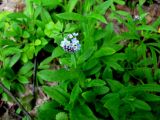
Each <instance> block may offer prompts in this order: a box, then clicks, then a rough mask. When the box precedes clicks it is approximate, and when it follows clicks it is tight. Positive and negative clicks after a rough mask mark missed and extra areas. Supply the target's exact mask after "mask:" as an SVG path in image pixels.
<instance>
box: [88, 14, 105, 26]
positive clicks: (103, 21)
mask: <svg viewBox="0 0 160 120" xmlns="http://www.w3.org/2000/svg"><path fill="white" fill-rule="evenodd" d="M87 17H90V18H94V19H96V20H99V21H100V22H102V23H106V24H107V21H106V19H105V17H104V16H102V15H100V14H97V13H92V14H90V15H88V16H87Z"/></svg>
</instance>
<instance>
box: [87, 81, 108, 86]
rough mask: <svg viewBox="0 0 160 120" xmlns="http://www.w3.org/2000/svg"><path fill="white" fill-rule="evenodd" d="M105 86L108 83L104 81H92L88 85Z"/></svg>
mask: <svg viewBox="0 0 160 120" xmlns="http://www.w3.org/2000/svg"><path fill="white" fill-rule="evenodd" d="M105 84H106V83H105V81H103V80H91V81H89V82H88V83H87V87H94V86H103V85H105Z"/></svg>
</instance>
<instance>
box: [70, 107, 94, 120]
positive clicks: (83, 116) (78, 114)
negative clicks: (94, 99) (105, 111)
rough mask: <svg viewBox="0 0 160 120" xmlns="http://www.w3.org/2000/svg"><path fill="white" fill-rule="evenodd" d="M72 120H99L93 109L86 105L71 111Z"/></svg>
mask: <svg viewBox="0 0 160 120" xmlns="http://www.w3.org/2000/svg"><path fill="white" fill-rule="evenodd" d="M70 120H97V118H96V117H95V116H94V114H93V112H92V111H91V109H90V108H89V107H88V106H87V105H86V104H83V105H77V106H75V107H74V108H73V109H72V110H71V111H70Z"/></svg>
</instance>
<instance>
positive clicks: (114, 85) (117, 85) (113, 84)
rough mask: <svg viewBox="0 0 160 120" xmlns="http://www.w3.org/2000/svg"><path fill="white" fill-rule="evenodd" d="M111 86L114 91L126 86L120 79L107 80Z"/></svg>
mask: <svg viewBox="0 0 160 120" xmlns="http://www.w3.org/2000/svg"><path fill="white" fill-rule="evenodd" d="M107 82H108V84H109V86H110V87H111V90H112V91H113V92H118V91H120V90H121V89H123V88H124V86H123V84H121V83H120V82H119V81H116V80H107Z"/></svg>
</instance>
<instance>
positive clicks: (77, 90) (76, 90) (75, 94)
mask: <svg viewBox="0 0 160 120" xmlns="http://www.w3.org/2000/svg"><path fill="white" fill-rule="evenodd" d="M81 92H82V89H81V88H80V86H79V83H78V82H77V84H76V85H75V86H74V87H73V89H72V92H71V96H70V101H69V103H70V104H74V103H75V102H76V100H78V96H79V94H80V93H81Z"/></svg>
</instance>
